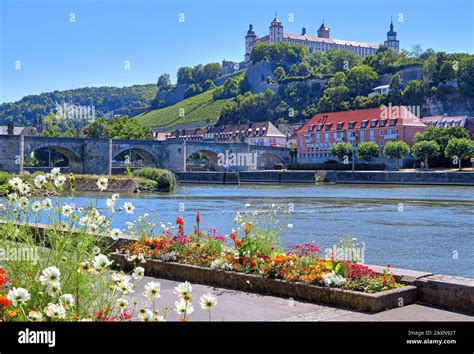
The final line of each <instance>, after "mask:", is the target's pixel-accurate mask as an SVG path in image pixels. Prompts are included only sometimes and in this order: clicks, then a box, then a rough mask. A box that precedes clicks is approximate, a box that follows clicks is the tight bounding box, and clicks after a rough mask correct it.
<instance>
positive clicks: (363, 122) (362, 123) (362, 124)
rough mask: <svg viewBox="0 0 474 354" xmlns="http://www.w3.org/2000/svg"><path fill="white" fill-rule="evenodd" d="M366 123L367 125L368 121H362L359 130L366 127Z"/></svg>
mask: <svg viewBox="0 0 474 354" xmlns="http://www.w3.org/2000/svg"><path fill="white" fill-rule="evenodd" d="M367 123H368V121H366V120H363V121H362V122H361V123H360V127H361V128H365V127H367Z"/></svg>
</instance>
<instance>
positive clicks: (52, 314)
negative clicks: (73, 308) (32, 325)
mask: <svg viewBox="0 0 474 354" xmlns="http://www.w3.org/2000/svg"><path fill="white" fill-rule="evenodd" d="M44 313H45V315H46V316H48V317H49V318H52V319H61V320H62V319H64V318H66V309H65V308H64V306H63V305H61V304H53V303H51V302H50V303H49V304H48V306H46V307H45V309H44Z"/></svg>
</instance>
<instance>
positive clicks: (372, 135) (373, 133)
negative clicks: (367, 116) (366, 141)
mask: <svg viewBox="0 0 474 354" xmlns="http://www.w3.org/2000/svg"><path fill="white" fill-rule="evenodd" d="M370 140H375V130H371V131H370Z"/></svg>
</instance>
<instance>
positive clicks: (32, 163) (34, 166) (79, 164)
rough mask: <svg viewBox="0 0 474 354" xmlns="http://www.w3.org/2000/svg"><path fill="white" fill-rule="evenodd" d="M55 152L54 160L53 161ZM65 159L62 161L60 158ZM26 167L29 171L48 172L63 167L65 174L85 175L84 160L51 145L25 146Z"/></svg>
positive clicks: (24, 159)
mask: <svg viewBox="0 0 474 354" xmlns="http://www.w3.org/2000/svg"><path fill="white" fill-rule="evenodd" d="M51 152H53V153H54V154H53V159H51ZM61 156H62V157H63V159H62V161H61V158H60V157H61ZM23 161H24V167H25V169H27V170H30V171H35V170H48V169H50V168H54V167H61V168H62V169H63V171H64V172H66V171H65V169H66V168H67V172H71V173H83V167H84V166H83V160H82V157H81V155H79V154H77V152H75V151H73V150H71V149H68V148H65V147H63V146H59V145H51V144H38V145H37V144H34V145H30V144H25V149H24V156H23Z"/></svg>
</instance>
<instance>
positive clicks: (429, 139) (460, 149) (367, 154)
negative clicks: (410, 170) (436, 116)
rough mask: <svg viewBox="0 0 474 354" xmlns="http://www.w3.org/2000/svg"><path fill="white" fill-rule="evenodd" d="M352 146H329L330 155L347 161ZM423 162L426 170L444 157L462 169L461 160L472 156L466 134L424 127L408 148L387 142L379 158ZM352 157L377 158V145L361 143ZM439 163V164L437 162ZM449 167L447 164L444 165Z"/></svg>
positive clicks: (472, 147) (473, 150) (473, 149)
mask: <svg viewBox="0 0 474 354" xmlns="http://www.w3.org/2000/svg"><path fill="white" fill-rule="evenodd" d="M352 150H353V147H352V145H351V144H349V143H346V142H339V143H336V144H334V145H332V146H331V150H330V152H331V154H332V155H334V156H336V157H338V158H339V159H341V160H343V161H344V162H347V161H349V160H350V159H351V157H352V154H353V151H352ZM410 152H411V154H412V155H413V157H415V159H417V160H419V161H421V162H423V165H424V167H425V168H426V169H428V168H429V163H430V162H431V161H432V160H434V159H437V158H438V159H443V157H444V158H446V159H448V161H449V162H450V164H451V165H453V164H454V165H457V166H458V168H459V170H462V161H463V160H466V159H469V158H470V157H471V156H474V142H473V141H472V140H470V139H469V137H468V135H467V131H466V130H465V129H464V128H461V127H449V128H433V127H430V128H428V130H427V131H425V132H424V133H417V135H416V136H415V144H413V146H412V147H411V149H410V147H409V146H408V144H407V143H405V142H404V141H389V142H387V143H386V144H385V147H384V149H383V155H384V156H385V157H386V158H388V159H389V160H395V164H396V168H397V170H398V162H399V160H401V159H403V158H404V157H405V156H407V155H408V154H410ZM355 155H356V156H357V158H358V159H361V160H364V161H366V162H369V161H370V160H371V159H373V158H376V157H378V156H379V146H378V145H377V144H376V143H374V142H364V143H361V144H359V145H357V147H356V150H355ZM438 162H439V161H438ZM448 166H449V165H448Z"/></svg>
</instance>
